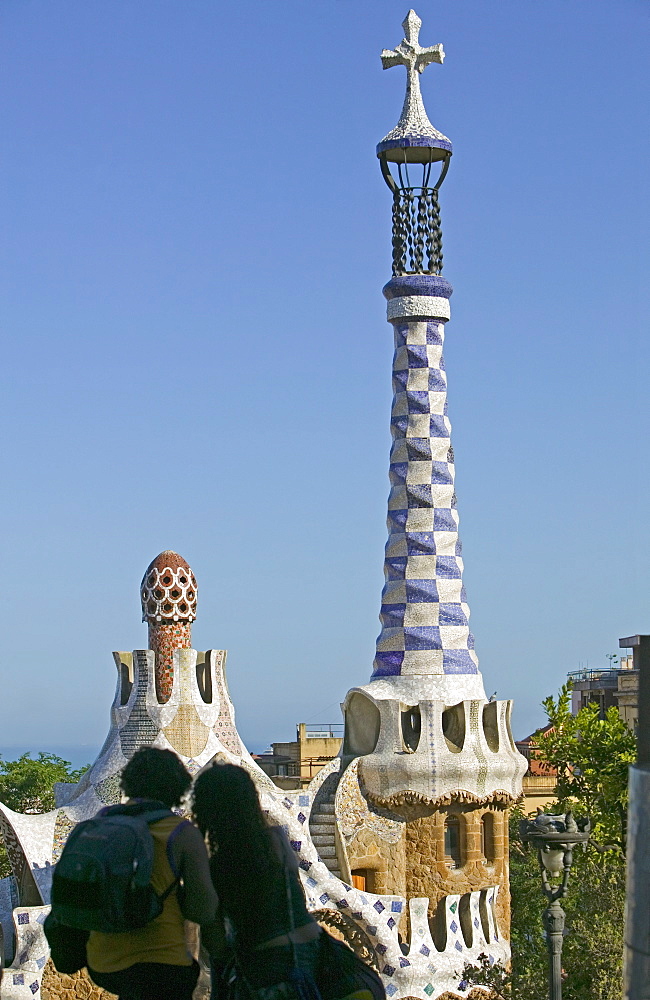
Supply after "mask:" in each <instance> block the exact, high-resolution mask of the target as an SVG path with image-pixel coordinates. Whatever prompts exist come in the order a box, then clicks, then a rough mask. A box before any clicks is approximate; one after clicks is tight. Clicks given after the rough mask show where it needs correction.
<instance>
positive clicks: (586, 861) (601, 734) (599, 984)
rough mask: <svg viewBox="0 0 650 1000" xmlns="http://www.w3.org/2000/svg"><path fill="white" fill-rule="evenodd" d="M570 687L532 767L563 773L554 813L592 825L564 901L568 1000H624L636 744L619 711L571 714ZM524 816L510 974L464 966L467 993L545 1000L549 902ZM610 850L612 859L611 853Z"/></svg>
mask: <svg viewBox="0 0 650 1000" xmlns="http://www.w3.org/2000/svg"><path fill="white" fill-rule="evenodd" d="M570 690H571V689H570V687H569V685H564V686H563V687H562V689H561V690H560V693H559V695H558V697H557V699H554V698H547V699H545V701H544V702H543V706H544V709H545V711H546V714H547V717H548V720H549V722H550V724H551V726H552V728H551V729H549V731H548V732H546V733H540V734H539V735H538V736H537V751H536V757H537V759H538V760H539V761H541V762H542V763H543V764H545V765H547V767H548V768H549V769H551V768H552V769H554V770H555V771H556V772H557V783H556V788H555V794H556V796H557V800H558V801H557V803H556V805H555V806H554V811H556V812H558V813H561V812H565V810H566V809H567V808H569V807H570V808H572V809H573V811H574V812H575V813H576V814H577V815H579V816H584V815H588V816H590V817H591V820H592V830H593V835H592V841H591V843H590V846H589V847H588V848H587V850H586V851H582V850H580V849H578V850H576V851H575V852H574V855H573V867H572V870H571V880H570V882H569V891H568V894H567V896H566V897H565V898H564V899H563V901H562V906H563V908H564V910H565V911H566V937H565V938H564V945H563V951H562V962H563V967H564V970H565V978H564V982H563V987H562V993H563V998H564V1000H621V996H622V987H621V982H622V955H623V925H624V906H625V857H624V849H625V829H626V812H627V782H628V767H629V765H630V764H631V763H633V762H634V759H635V752H636V740H635V737H634V734H633V733H632V732H630V730H629V729H628V728H627V726H626V725H625V723H624V722H623V721H622V720H621V719H620V717H619V715H618V712H617V710H616V709H615V708H612V709H609V711H608V712H607V713H606V715H605V717H604V718H603V719H601V718H600V712H599V706H598V705H595V704H594V705H587V706H586V707H585V708H582V709H581V710H580V711H579V712H578V713H577V715H575V716H573V715H571V712H570ZM522 816H523V813H522V812H521V810H520V809H513V810H512V812H511V823H510V890H511V894H512V911H511V917H512V925H511V938H510V941H511V947H512V965H511V968H510V969H508V970H506V969H504V968H502V967H501V966H494V965H492V966H491V965H490V963H489V961H488V959H487V957H486V956H481V958H480V960H479V962H478V964H476V965H473V966H470V965H468V966H466V967H465V971H464V978H465V981H466V982H467V984H468V988H469V987H470V986H474V985H476V986H485V987H487V988H489V989H490V990H491V992H492V994H493V996H494V997H496V998H499V1000H546V998H547V996H548V986H547V983H548V958H547V950H546V941H545V937H544V932H543V929H542V919H541V918H542V912H543V910H544V907H545V905H546V901H545V899H544V897H543V895H542V891H541V881H540V874H539V863H538V860H537V852H536V851H535V850H533V849H532V848H530V847H529V846H527V845H525V844H523V843H522V842H521V840H520V837H519V820H520V819H521V818H522ZM608 845H610V846H609V849H608Z"/></svg>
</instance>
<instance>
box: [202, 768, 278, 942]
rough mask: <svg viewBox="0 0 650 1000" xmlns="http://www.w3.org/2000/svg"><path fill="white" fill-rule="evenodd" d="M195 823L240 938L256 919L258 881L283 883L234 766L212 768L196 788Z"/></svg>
mask: <svg viewBox="0 0 650 1000" xmlns="http://www.w3.org/2000/svg"><path fill="white" fill-rule="evenodd" d="M193 811H194V819H195V821H196V825H197V826H198V828H199V830H200V831H201V833H202V834H203V835H204V837H206V839H207V842H208V848H209V851H210V855H211V870H212V878H213V880H214V883H215V888H216V890H217V893H218V894H219V899H220V901H221V903H222V905H223V907H224V909H225V911H226V913H227V914H228V916H229V917H230V919H231V920H232V921H233V923H234V924H235V927H236V928H237V930H238V931H239V932H242V931H243V932H244V933H245V927H246V925H247V924H248V923H249V922H250V921H251V920H253V919H254V913H255V902H254V901H255V898H256V897H258V896H259V893H260V891H261V890H262V891H263V889H262V886H261V885H260V876H262V878H263V877H264V876H266V877H267V878H268V877H271V878H273V877H279V878H282V877H283V876H282V861H281V860H280V858H279V857H278V854H277V850H276V847H275V845H274V842H273V838H272V835H271V831H270V828H269V825H268V823H267V821H266V818H265V816H264V813H263V812H262V807H261V806H260V801H259V798H258V797H257V789H256V788H255V785H254V784H253V781H252V779H251V777H250V775H249V774H248V773H247V772H246V771H245V769H244V768H243V767H240V766H238V765H236V764H214V765H213V766H212V767H210V768H208V769H207V771H204V772H203V773H202V774H200V775H199V777H198V778H197V779H196V782H195V783H194V810H193Z"/></svg>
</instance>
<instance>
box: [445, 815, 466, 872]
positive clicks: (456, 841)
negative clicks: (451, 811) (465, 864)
mask: <svg viewBox="0 0 650 1000" xmlns="http://www.w3.org/2000/svg"><path fill="white" fill-rule="evenodd" d="M445 863H446V865H447V867H448V868H461V867H462V853H461V843H460V819H459V818H458V816H447V818H446V820H445Z"/></svg>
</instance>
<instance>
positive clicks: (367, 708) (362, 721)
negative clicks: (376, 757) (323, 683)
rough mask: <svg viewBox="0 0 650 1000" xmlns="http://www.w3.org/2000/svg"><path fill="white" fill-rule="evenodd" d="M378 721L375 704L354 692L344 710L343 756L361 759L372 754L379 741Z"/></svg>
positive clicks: (377, 711)
mask: <svg viewBox="0 0 650 1000" xmlns="http://www.w3.org/2000/svg"><path fill="white" fill-rule="evenodd" d="M380 721H381V720H380V716H379V709H378V708H377V706H376V705H375V703H374V702H373V701H371V700H370V698H366V696H365V695H363V694H361V693H360V692H358V691H355V693H354V694H353V695H352V697H351V698H350V701H349V702H348V705H347V708H346V710H345V736H344V737H343V753H344V755H346V756H347V755H350V756H354V757H362V756H363V755H364V754H368V753H372V752H373V751H374V749H375V747H376V746H377V740H378V739H379V728H380Z"/></svg>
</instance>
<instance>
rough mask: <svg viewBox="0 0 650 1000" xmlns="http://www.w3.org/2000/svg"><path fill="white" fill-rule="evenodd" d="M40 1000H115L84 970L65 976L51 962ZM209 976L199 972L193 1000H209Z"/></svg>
mask: <svg viewBox="0 0 650 1000" xmlns="http://www.w3.org/2000/svg"><path fill="white" fill-rule="evenodd" d="M41 997H42V1000H115V996H114V994H113V993H107V992H106V990H102V989H100V987H99V986H95V984H94V983H93V982H92V981H91V980H90V979H89V978H88V974H87V973H86V970H85V969H82V970H81V972H75V973H74V975H72V976H65V975H63V973H61V972H57V971H56V969H55V968H54V966H53V965H52V962H51V961H48V963H47V965H46V966H45V969H44V970H43V982H42V985H41ZM209 997H210V974H209V973H208V972H207V971H206V970H201V976H200V978H199V982H198V984H197V987H196V989H195V990H194V1000H209Z"/></svg>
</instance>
